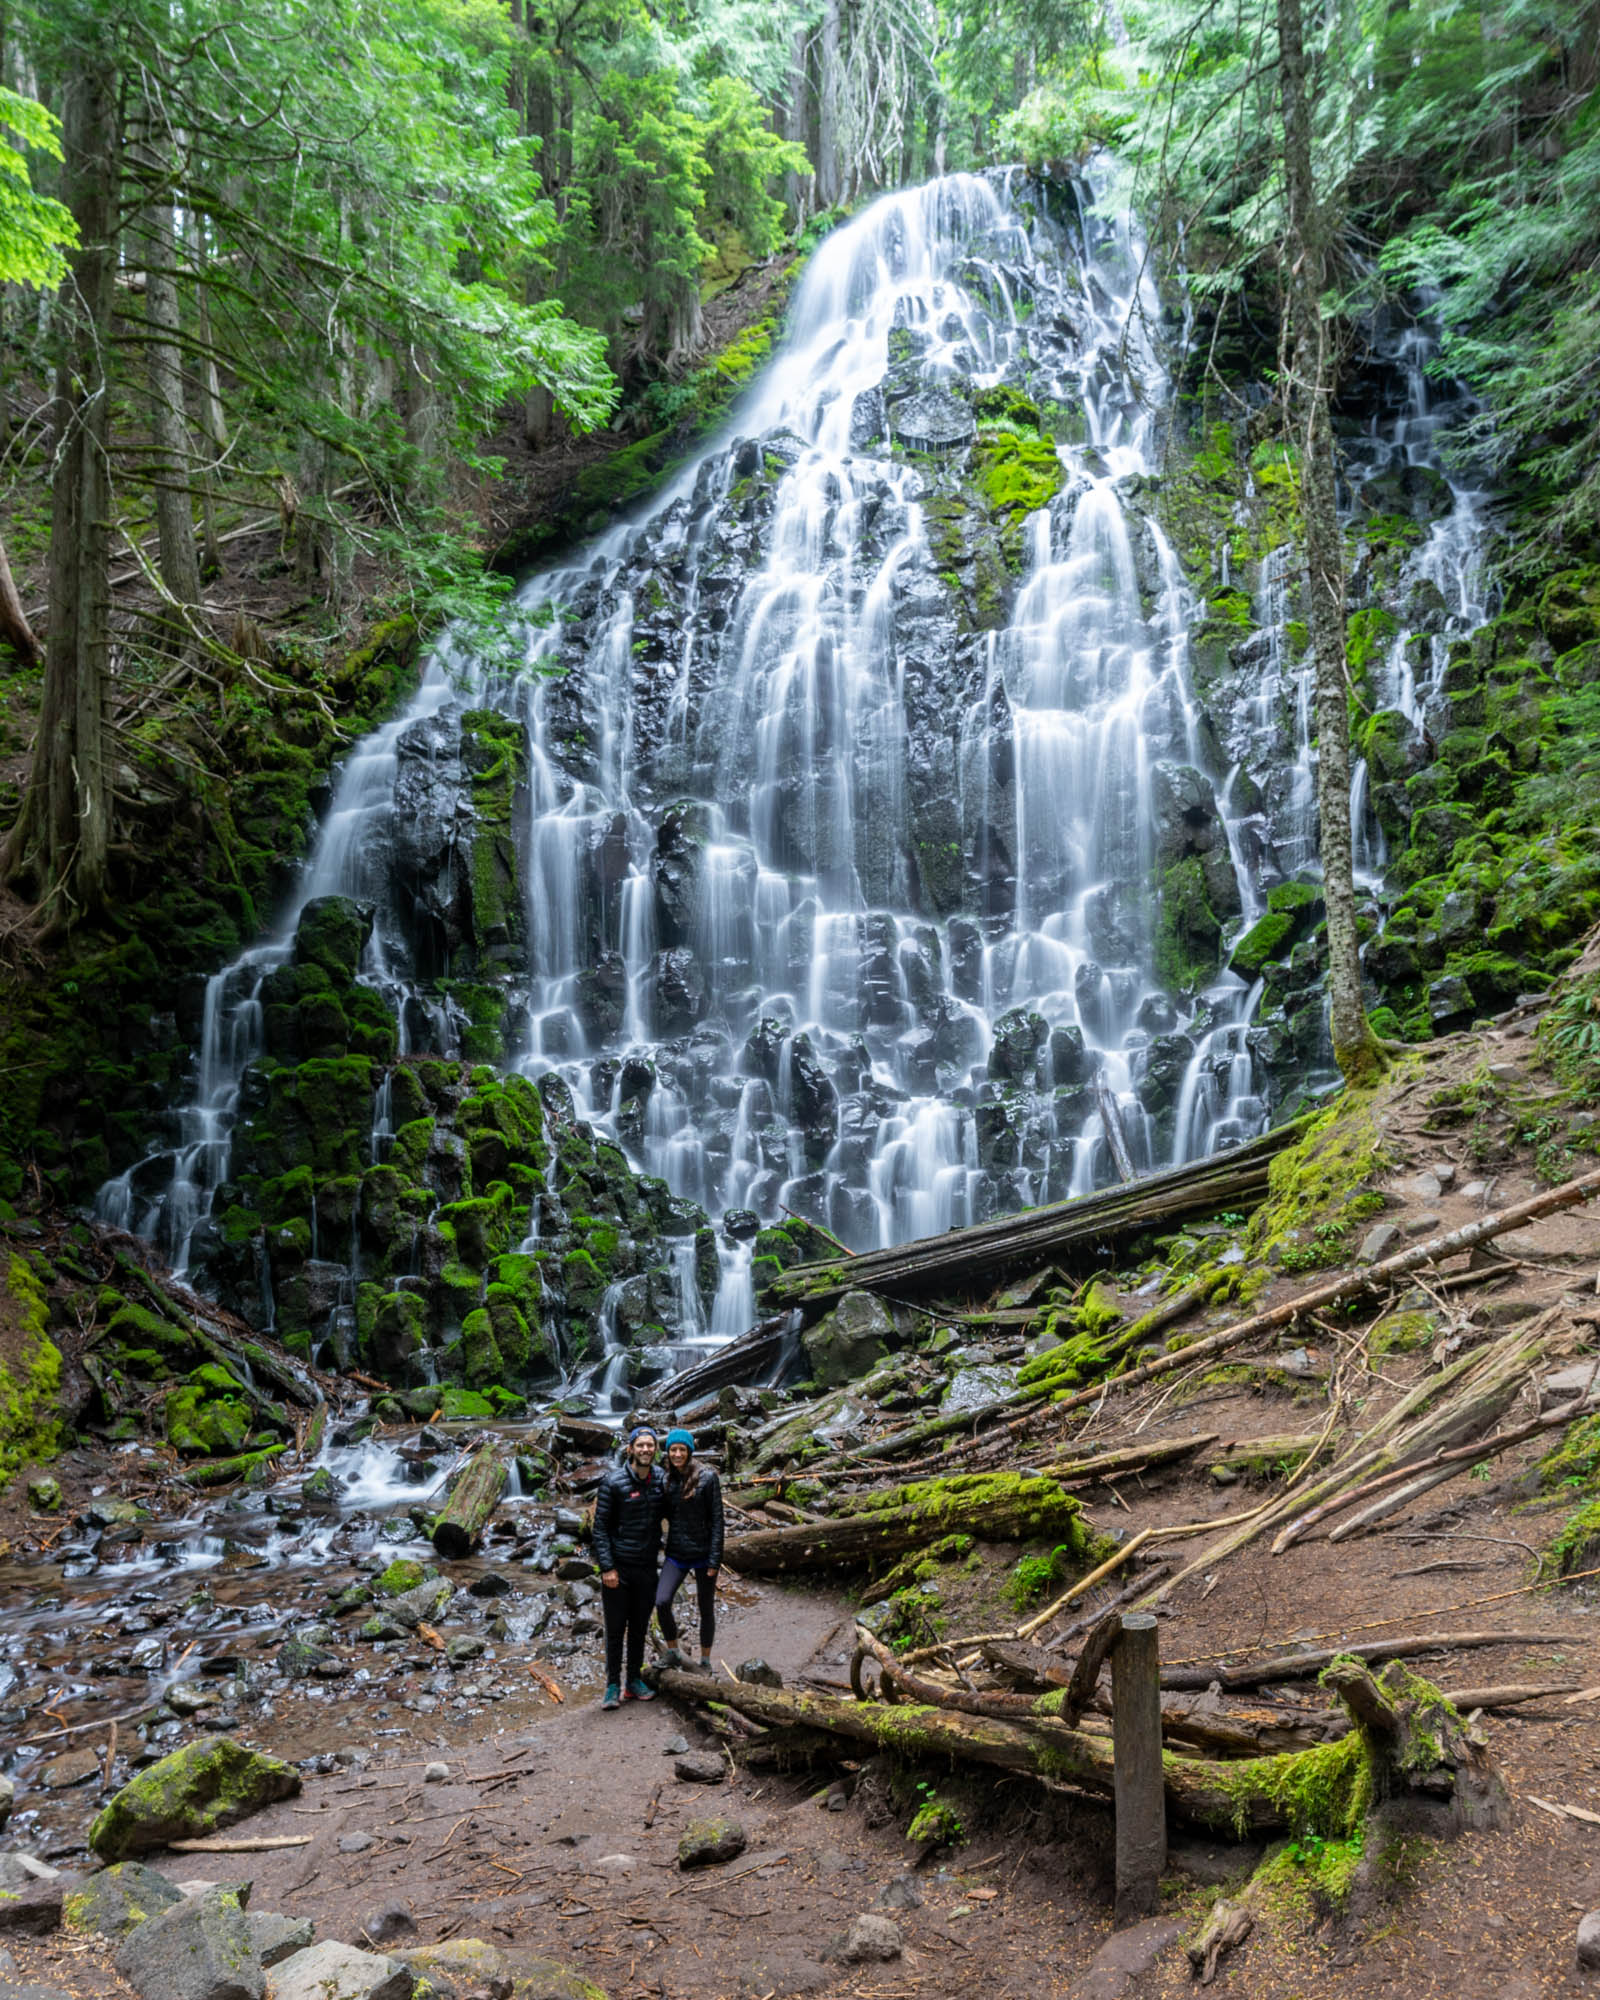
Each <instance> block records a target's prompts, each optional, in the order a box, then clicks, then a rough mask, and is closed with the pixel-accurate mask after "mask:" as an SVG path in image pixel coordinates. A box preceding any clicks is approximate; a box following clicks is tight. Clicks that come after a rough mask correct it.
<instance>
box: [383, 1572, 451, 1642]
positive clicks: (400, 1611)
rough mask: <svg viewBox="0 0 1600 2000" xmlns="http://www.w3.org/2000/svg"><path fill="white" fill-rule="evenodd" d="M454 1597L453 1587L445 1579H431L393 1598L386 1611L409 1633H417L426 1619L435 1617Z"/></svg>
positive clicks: (440, 1577) (438, 1577)
mask: <svg viewBox="0 0 1600 2000" xmlns="http://www.w3.org/2000/svg"><path fill="white" fill-rule="evenodd" d="M452 1595H453V1591H452V1589H451V1586H450V1584H449V1582H448V1581H447V1580H446V1579H445V1578H444V1577H442V1576H436V1577H430V1578H429V1579H428V1580H427V1581H426V1582H424V1583H419V1584H417V1585H416V1586H415V1587H414V1588H413V1589H411V1590H405V1591H402V1592H401V1593H400V1595H399V1596H398V1597H393V1598H391V1599H390V1600H389V1602H388V1604H387V1606H386V1607H385V1610H386V1611H387V1614H388V1616H389V1617H390V1618H392V1619H394V1620H395V1621H396V1623H398V1624H400V1625H404V1626H405V1627H406V1629H407V1630H408V1631H415V1630H416V1628H417V1626H419V1625H420V1624H422V1623H423V1621H424V1620H425V1619H429V1618H432V1617H434V1616H435V1615H436V1614H437V1613H438V1611H439V1608H440V1606H441V1605H443V1604H445V1603H447V1602H448V1601H449V1599H450V1597H451V1596H452Z"/></svg>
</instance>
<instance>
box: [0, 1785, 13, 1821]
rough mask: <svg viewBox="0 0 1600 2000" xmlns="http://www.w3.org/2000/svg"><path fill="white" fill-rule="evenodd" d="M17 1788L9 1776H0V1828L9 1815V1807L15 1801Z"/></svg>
mask: <svg viewBox="0 0 1600 2000" xmlns="http://www.w3.org/2000/svg"><path fill="white" fill-rule="evenodd" d="M16 1798H17V1788H16V1786H15V1785H14V1784H12V1782H11V1780H10V1779H9V1778H0V1830H3V1829H4V1827H5V1823H6V1821H7V1820H8V1819H10V1817H11V1808H12V1806H13V1805H14V1804H15V1803H16Z"/></svg>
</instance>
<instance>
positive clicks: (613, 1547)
mask: <svg viewBox="0 0 1600 2000" xmlns="http://www.w3.org/2000/svg"><path fill="white" fill-rule="evenodd" d="M666 1502H667V1482H666V1481H665V1480H664V1479H663V1478H662V1476H661V1468H660V1467H659V1466H658V1465H652V1466H651V1468H650V1470H649V1471H648V1472H647V1473H644V1474H642V1475H641V1474H640V1473H638V1472H636V1471H635V1469H634V1468H633V1466H631V1465H630V1464H629V1463H628V1461H627V1460H626V1459H623V1460H621V1461H620V1462H619V1463H618V1464H616V1465H613V1466H609V1467H608V1468H607V1469H606V1471H605V1472H604V1473H603V1474H602V1475H601V1479H600V1488H599V1491H598V1492H597V1493H596V1494H595V1500H594V1531H593V1543H594V1559H595V1561H596V1562H597V1563H598V1564H599V1565H600V1567H601V1569H603V1570H607V1569H648V1570H654V1569H656V1568H657V1567H658V1566H659V1563H660V1558H661V1518H662V1515H663V1514H664V1513H665V1512H666Z"/></svg>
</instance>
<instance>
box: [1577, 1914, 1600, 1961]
mask: <svg viewBox="0 0 1600 2000" xmlns="http://www.w3.org/2000/svg"><path fill="white" fill-rule="evenodd" d="M1578 1963H1579V1964H1580V1965H1581V1966H1582V1967H1583V1968H1584V1969H1585V1971H1587V1972H1600V1910H1591V1911H1590V1912H1589V1914H1588V1915H1587V1916H1586V1917H1582V1918H1580V1919H1579V1922H1578Z"/></svg>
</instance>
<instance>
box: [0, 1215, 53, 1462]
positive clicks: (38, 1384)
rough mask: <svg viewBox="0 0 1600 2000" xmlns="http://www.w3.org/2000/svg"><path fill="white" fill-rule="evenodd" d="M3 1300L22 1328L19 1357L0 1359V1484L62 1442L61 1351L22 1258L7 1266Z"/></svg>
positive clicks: (43, 1300)
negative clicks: (7, 1362)
mask: <svg viewBox="0 0 1600 2000" xmlns="http://www.w3.org/2000/svg"><path fill="white" fill-rule="evenodd" d="M4 1293H5V1300H6V1302H7V1304H8V1308H9V1312H11V1313H14V1314H15V1316H16V1319H17V1322H18V1324H19V1325H20V1328H21V1341H20V1343H19V1346H18V1353H17V1362H16V1364H15V1365H14V1366H13V1367H7V1366H6V1365H5V1364H4V1363H3V1362H0V1486H4V1485H5V1484H6V1482H7V1481H8V1480H10V1479H11V1478H12V1477H13V1475H14V1474H15V1473H16V1472H17V1470H18V1469H19V1467H21V1466H23V1465H26V1464H28V1463H29V1462H30V1461H35V1460H41V1459H48V1458H53V1457H54V1456H55V1454H56V1451H57V1450H58V1449H59V1446H60V1437H61V1420H60V1414H59V1409H58V1402H57V1399H58V1397H59V1395H60V1390H61V1350H60V1349H59V1348H58V1347H57V1346H56V1344H55V1342H54V1341H53V1340H51V1338H50V1307H49V1303H48V1301H47V1299H46V1297H45V1290H44V1286H43V1284H42V1283H41V1282H40V1280H39V1277H38V1275H37V1273H36V1272H35V1271H34V1270H33V1268H32V1266H31V1265H30V1264H29V1263H28V1261H27V1260H26V1258H24V1257H20V1256H17V1255H12V1256H11V1257H10V1258H9V1259H8V1261H7V1265H6V1275H5V1281H4Z"/></svg>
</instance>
